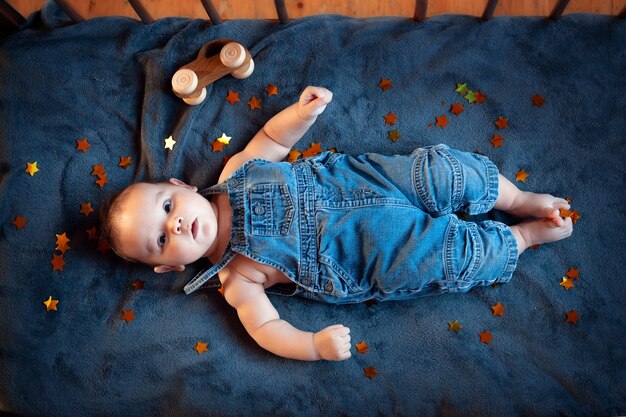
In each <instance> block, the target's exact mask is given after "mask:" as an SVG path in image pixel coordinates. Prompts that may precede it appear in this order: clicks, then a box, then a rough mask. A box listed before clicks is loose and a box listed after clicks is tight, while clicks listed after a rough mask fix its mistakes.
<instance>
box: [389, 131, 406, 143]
mask: <svg viewBox="0 0 626 417" xmlns="http://www.w3.org/2000/svg"><path fill="white" fill-rule="evenodd" d="M401 137H402V135H401V134H400V133H399V132H398V129H396V130H390V131H389V132H387V139H389V140H390V141H392V142H394V143H395V142H397V141H398V139H400V138H401Z"/></svg>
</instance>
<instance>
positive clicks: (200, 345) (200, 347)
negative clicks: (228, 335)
mask: <svg viewBox="0 0 626 417" xmlns="http://www.w3.org/2000/svg"><path fill="white" fill-rule="evenodd" d="M208 344H209V342H204V343H202V342H201V341H199V340H198V343H196V347H195V348H194V350H196V351H198V355H202V352H208V351H209V349H207V348H206V346H207V345H208Z"/></svg>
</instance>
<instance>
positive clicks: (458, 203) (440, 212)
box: [185, 145, 518, 304]
mask: <svg viewBox="0 0 626 417" xmlns="http://www.w3.org/2000/svg"><path fill="white" fill-rule="evenodd" d="M200 193H201V194H202V195H204V196H208V195H211V194H215V193H228V196H229V201H230V205H231V207H232V228H231V232H230V242H229V244H228V246H227V248H226V251H225V253H224V255H223V257H222V259H221V260H220V261H219V262H218V263H217V264H215V265H214V266H212V267H210V268H207V269H205V270H203V271H202V272H200V273H199V274H197V275H196V277H195V278H194V279H193V280H191V281H190V282H189V283H188V284H187V285H186V286H185V292H186V293H187V294H189V293H191V292H193V291H195V290H196V289H198V288H200V287H218V286H220V282H219V279H218V277H217V275H216V274H217V272H218V271H219V270H221V269H222V268H223V267H224V266H225V265H226V264H228V262H230V260H232V259H233V257H234V256H235V254H237V253H239V254H241V255H244V256H246V257H248V258H251V259H253V260H255V261H258V262H261V263H263V264H267V265H270V266H273V267H275V268H277V269H279V270H280V271H282V272H283V273H284V274H285V275H286V276H287V277H288V278H289V279H290V280H291V281H292V282H293V284H292V285H286V286H285V285H275V286H273V287H270V288H268V289H267V290H266V291H267V292H268V293H277V294H283V295H299V296H303V297H306V298H310V299H314V300H318V301H323V302H327V303H335V304H338V303H356V302H361V301H365V300H368V299H376V300H380V301H382V300H402V299H409V298H415V297H416V296H421V295H427V294H436V293H441V292H465V291H467V290H469V289H470V288H472V287H474V286H476V285H488V284H491V283H494V282H507V281H509V280H510V279H511V276H512V274H513V271H514V269H515V265H516V263H517V256H518V252H517V243H516V240H515V237H514V236H513V233H512V232H511V230H510V228H509V227H508V226H506V225H505V224H502V223H498V222H494V221H490V220H487V221H483V222H480V223H471V222H464V221H461V220H459V218H458V217H457V216H456V215H454V214H453V213H454V212H457V211H465V212H468V213H469V214H477V213H484V212H487V211H489V210H491V209H492V208H493V206H494V204H495V201H496V199H497V197H498V170H497V168H496V166H495V165H494V164H493V162H491V161H490V160H489V159H488V158H487V157H484V156H481V155H476V154H471V153H466V152H461V151H457V150H453V149H450V148H449V147H448V146H446V145H436V146H428V147H424V148H418V149H416V150H415V151H414V152H413V153H412V154H411V155H408V156H400V155H394V156H384V155H379V154H365V155H361V156H358V157H352V156H348V155H344V154H336V153H331V152H323V153H321V154H320V155H318V156H315V157H310V158H306V159H303V160H298V161H296V162H294V163H289V162H278V163H277V162H269V161H265V160H262V159H254V160H251V161H248V162H246V163H245V164H244V165H242V166H241V167H240V168H239V169H237V171H235V172H234V173H233V175H232V176H231V177H230V178H229V179H228V180H227V181H225V182H224V183H221V184H218V185H215V186H213V187H210V188H208V189H206V190H203V191H200Z"/></svg>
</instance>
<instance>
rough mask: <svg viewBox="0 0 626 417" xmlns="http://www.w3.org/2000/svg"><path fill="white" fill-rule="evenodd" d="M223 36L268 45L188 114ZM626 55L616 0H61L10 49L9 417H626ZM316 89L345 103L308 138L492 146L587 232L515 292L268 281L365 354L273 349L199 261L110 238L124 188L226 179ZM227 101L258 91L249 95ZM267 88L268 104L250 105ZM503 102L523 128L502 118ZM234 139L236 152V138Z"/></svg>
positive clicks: (287, 309)
mask: <svg viewBox="0 0 626 417" xmlns="http://www.w3.org/2000/svg"><path fill="white" fill-rule="evenodd" d="M216 38H232V39H236V40H237V41H239V42H241V43H243V44H244V45H246V46H247V47H248V48H249V49H250V51H251V52H252V55H253V57H254V60H255V63H256V70H255V72H254V73H253V75H252V76H251V77H249V78H247V79H245V80H236V79H234V78H232V77H230V76H229V77H226V78H223V79H221V80H219V81H217V82H216V83H215V84H214V85H212V86H211V87H210V88H209V89H208V97H207V99H206V101H205V102H204V103H203V104H201V105H199V106H196V107H190V106H187V105H186V104H184V103H183V102H182V101H181V100H180V99H178V98H177V97H175V96H174V94H173V93H172V92H171V85H170V79H171V76H172V75H173V73H174V72H175V71H176V69H178V68H179V67H180V66H182V65H184V64H185V63H187V62H189V61H190V60H192V59H193V58H194V57H195V56H196V54H197V52H198V50H199V49H200V47H201V46H202V45H204V44H205V43H207V42H208V41H210V40H212V39H216ZM625 45H626V21H624V20H618V19H615V18H613V17H608V16H597V15H568V16H565V17H563V18H561V19H559V20H557V21H549V20H544V19H542V18H531V17H528V18H525V17H519V18H507V17H498V18H494V19H493V20H490V21H486V22H482V21H479V20H477V19H475V18H473V17H469V16H451V15H448V16H437V17H434V18H431V19H429V20H427V21H426V22H423V23H416V22H413V21H410V20H408V19H402V18H377V19H364V20H360V19H352V18H347V17H341V16H314V17H309V18H304V19H298V20H295V21H292V22H291V23H289V24H286V25H280V24H278V23H274V22H267V21H258V20H256V21H250V20H248V21H244V20H239V21H231V22H226V23H224V24H222V25H220V26H212V25H211V24H210V23H208V22H207V21H203V20H189V19H183V18H168V19H160V20H158V21H157V22H156V23H154V24H152V25H144V24H142V23H139V22H137V21H134V20H131V19H126V18H113V17H105V18H97V19H91V20H89V21H86V22H84V23H80V24H71V22H69V21H68V19H67V17H66V16H65V15H64V14H63V13H61V12H60V11H59V10H58V9H56V7H54V6H53V5H51V4H49V5H47V6H46V7H45V8H44V10H43V11H42V12H41V13H37V14H34V15H32V16H31V17H30V18H29V19H28V22H27V23H26V24H25V25H24V26H23V27H22V28H21V30H19V31H17V32H16V33H13V34H10V35H9V36H5V37H4V38H2V39H1V40H0V204H1V209H0V220H1V221H0V263H1V268H0V269H1V271H0V384H1V389H0V402H1V403H2V409H4V410H8V411H12V412H14V413H19V414H24V415H49V416H78V415H80V416H108V415H116V416H117V415H123V416H146V415H166V416H175V415H185V416H196V415H198V416H200V415H267V414H272V415H350V416H359V415H423V416H429V415H443V416H454V415H481V416H488V415H494V416H495V415H506V416H510V415H562V416H577V415H586V416H588V415H602V416H614V415H620V414H625V413H626V394H625V392H626V391H624V386H626V348H625V346H626V336H624V335H625V334H626V331H625V329H624V326H625V323H626V314H625V312H626V307H625V306H624V297H625V296H626V291H625V290H626V279H624V276H623V272H624V270H625V266H626V265H625V262H624V255H623V252H624V246H626V241H625V238H624V224H625V223H626V210H625V207H626V198H625V197H624V195H625V194H624V186H625V185H626V169H625V164H624V160H625V159H626V96H625V94H624V90H625V87H626V47H625ZM385 80H389V81H385ZM270 84H273V85H275V86H276V87H277V92H278V94H276V95H269V93H268V91H266V87H268V86H269V85H270ZM310 84H313V85H322V86H325V87H327V88H329V89H330V90H332V91H333V92H334V100H333V102H332V103H331V105H329V106H328V108H327V109H326V112H325V113H324V114H323V115H322V116H321V117H320V118H319V119H318V121H317V123H316V124H315V125H314V126H313V128H312V129H311V130H310V132H309V133H307V135H306V136H305V137H304V138H303V139H302V140H301V141H300V142H299V143H298V144H296V148H298V150H299V151H301V152H304V151H305V150H307V149H309V148H310V147H311V144H312V143H316V144H317V143H319V146H320V147H321V148H322V149H323V150H328V149H331V148H335V149H336V150H338V151H340V152H345V153H350V154H355V155H356V154H359V153H364V152H380V153H384V154H394V153H408V152H410V151H412V150H413V149H414V148H416V147H418V146H423V145H429V144H436V143H446V144H448V145H450V146H452V147H455V148H458V149H461V150H466V151H478V152H481V153H483V154H485V155H487V156H489V157H490V158H491V159H492V160H493V161H494V162H495V163H496V165H497V166H498V168H499V169H500V171H501V173H502V174H503V175H504V176H506V177H507V178H509V179H510V180H511V181H513V182H515V183H516V184H517V185H518V187H519V188H520V189H522V190H529V191H537V192H547V193H552V194H555V195H558V196H563V197H567V198H571V200H572V202H571V205H572V213H569V215H571V216H573V217H574V218H575V219H576V224H575V227H574V234H573V236H572V237H571V238H569V239H566V240H563V241H560V242H556V243H552V244H546V245H542V246H541V247H539V248H538V249H531V250H528V251H526V252H525V253H523V254H522V256H521V257H520V259H519V262H518V268H517V270H516V271H515V273H514V275H513V279H512V280H511V282H510V283H508V284H506V285H502V286H498V287H496V288H492V287H482V288H479V289H475V290H472V291H471V292H469V293H467V294H448V295H443V296H437V297H426V298H421V299H418V300H414V301H407V302H390V303H380V304H374V305H366V304H356V305H345V306H330V305H325V304H321V303H315V302H311V301H307V300H305V299H301V298H283V297H279V296H271V300H272V302H273V303H274V304H275V306H276V307H277V309H278V311H279V312H280V314H281V317H282V318H284V319H286V320H287V321H289V322H291V323H292V324H293V325H295V326H296V327H298V328H301V329H303V330H308V331H317V330H320V329H322V328H323V327H326V326H327V325H330V324H334V323H343V324H344V325H346V326H349V327H350V328H351V330H352V340H353V345H354V346H353V350H352V354H353V356H352V358H351V359H350V360H347V361H344V362H338V363H335V362H298V361H290V360H286V359H282V358H280V357H276V356H273V355H272V354H270V353H268V352H266V351H264V350H263V349H261V348H260V347H258V346H257V345H256V344H255V342H254V341H253V340H252V339H251V338H250V337H249V336H248V335H247V333H246V332H245V330H244V328H243V327H242V326H241V324H240V323H239V320H238V318H237V315H236V312H235V310H234V309H232V308H231V307H229V306H228V304H227V303H226V302H225V301H224V300H223V298H222V296H221V295H220V293H219V292H217V291H215V290H211V291H208V290H207V291H204V290H201V291H198V292H196V293H193V294H192V295H185V294H184V292H183V291H182V288H183V286H184V285H185V284H186V283H187V282H188V281H189V280H190V279H191V277H192V276H193V274H194V273H195V272H197V271H198V270H199V269H200V268H201V267H202V266H203V265H201V264H198V265H194V266H193V267H191V268H189V269H188V270H187V271H185V272H184V273H169V274H165V275H156V274H154V273H152V272H151V271H150V269H149V268H148V267H144V266H141V265H136V264H128V263H125V262H124V261H121V260H120V259H118V258H116V257H115V256H114V255H113V254H112V252H111V251H110V250H109V251H106V250H105V249H104V248H100V249H101V250H98V243H97V240H95V239H93V237H94V236H95V234H96V233H97V229H98V227H99V226H98V219H97V209H98V208H99V207H100V205H101V203H102V202H103V201H104V199H106V198H107V197H108V196H110V195H111V194H113V193H114V192H115V191H117V190H120V189H122V188H123V187H124V186H126V185H127V184H129V183H130V182H132V181H136V180H145V179H147V180H164V179H167V178H169V177H172V176H175V177H178V178H181V179H183V180H185V181H186V182H188V183H191V184H194V185H197V186H198V187H200V188H201V187H205V186H208V185H211V184H212V183H214V181H216V179H217V177H218V174H219V172H220V169H221V166H222V163H223V159H224V157H226V156H229V155H233V154H234V153H236V152H238V151H240V150H241V149H243V147H244V146H245V144H246V143H247V141H248V140H249V139H250V138H251V137H252V136H253V135H254V133H255V132H256V131H257V130H258V129H259V128H261V127H262V125H263V124H264V123H265V122H266V121H267V120H268V119H269V118H270V117H271V116H272V115H274V114H276V113H277V112H278V111H280V110H281V109H283V108H284V107H286V106H288V105H290V104H291V103H293V102H294V101H296V100H297V98H298V95H299V93H300V92H301V91H302V89H303V88H304V87H305V86H307V85H310ZM386 84H390V85H391V88H384V87H385V85H386ZM457 84H466V86H465V88H466V89H467V90H468V91H470V90H471V91H472V92H474V94H473V97H472V95H471V94H468V91H465V92H464V93H463V94H461V92H457V91H455V90H457ZM459 90H462V89H459ZM229 91H232V92H236V93H238V96H239V99H240V101H239V102H235V103H234V104H232V105H231V104H230V103H229V102H228V101H226V97H227V96H228V94H229ZM479 93H480V94H479ZM253 97H256V98H258V99H260V100H261V103H260V108H258V109H252V108H251V106H250V105H249V104H248V102H249V101H250V100H251V99H252V98H253ZM457 103H461V105H460V106H459V105H458V104H457ZM453 104H456V106H455V107H454V108H453V107H452V105H453ZM460 107H462V109H463V111H462V112H460V113H459V111H456V113H459V114H458V115H457V114H455V112H453V110H454V109H455V108H456V109H459V108H460ZM390 113H393V115H394V116H396V117H397V120H395V122H394V123H393V124H388V123H391V121H392V120H393V117H389V118H388V121H386V119H385V118H384V116H388V115H389V114H390ZM444 116H445V119H444ZM499 116H502V118H505V119H508V127H504V128H502V129H499V128H498V126H497V125H496V124H495V123H494V122H495V121H497V120H498V118H499ZM394 131H395V132H396V134H394V133H392V134H391V135H390V133H389V132H394ZM222 133H225V134H226V135H227V136H231V137H232V139H231V141H230V144H229V145H227V146H224V147H223V149H222V151H221V152H218V151H216V152H214V151H213V146H212V145H211V142H215V140H216V138H218V137H220V136H221V135H222ZM398 135H399V137H398ZM496 135H497V136H496ZM169 136H172V138H173V139H174V140H175V141H176V144H175V145H174V146H173V149H172V150H170V149H165V139H166V138H168V137H169ZM500 137H502V138H501V139H500ZM84 138H86V142H85V141H83V139H84ZM392 139H395V140H392ZM88 145H90V146H88ZM81 148H82V149H84V151H83V150H81ZM128 157H130V160H128V159H126V158H128ZM122 158H124V159H122ZM124 161H130V164H129V165H127V164H124V163H123V162H124ZM35 162H36V168H35V166H34V163H35ZM99 164H101V167H100V168H97V167H98V165H99ZM120 164H121V165H127V166H126V167H123V166H120ZM94 166H96V168H95V167H94ZM37 170H38V171H37ZM522 170H524V171H523V172H522ZM523 173H527V174H528V176H527V177H526V178H525V181H521V180H519V181H516V177H518V174H523ZM105 174H106V177H105ZM521 176H523V175H520V178H521ZM104 178H106V179H104ZM97 182H99V184H98V183H97ZM88 203H90V204H88ZM90 207H91V208H93V209H95V210H96V211H95V212H90ZM574 210H575V211H574ZM483 218H491V219H496V220H501V221H505V222H507V223H509V224H513V223H515V222H517V221H519V219H513V218H510V217H506V216H505V215H503V214H502V213H495V212H492V213H490V214H489V215H485V216H483ZM480 219H481V218H479V217H478V218H469V219H467V220H480ZM389 221H393V219H389ZM94 227H95V231H94V229H93V228H94ZM57 235H58V236H57ZM66 238H67V239H69V242H68V241H67V240H66ZM564 277H565V278H566V280H564ZM139 281H144V282H145V284H144V285H143V288H140V285H137V284H138V283H139ZM133 283H135V286H133ZM572 285H573V287H572ZM568 288H569V289H568ZM46 301H48V303H47V304H44V302H46ZM56 301H58V303H56ZM497 303H500V305H502V306H504V307H505V309H504V312H503V314H502V315H501V316H500V315H494V312H495V311H494V309H492V307H493V306H496V305H497ZM55 308H56V309H55ZM131 311H132V312H131ZM124 318H125V319H126V320H124ZM455 321H458V324H459V325H460V326H461V327H460V329H458V332H457V331H454V330H451V327H453V326H454V324H452V325H451V324H450V323H454V322H455ZM485 331H488V332H489V333H488V334H490V335H491V336H492V338H491V340H490V341H489V343H486V342H487V341H488V338H487V339H485V336H488V334H487V333H485ZM481 334H482V336H481ZM481 340H482V341H483V342H481ZM198 342H201V343H206V347H207V351H204V352H203V349H201V348H200V346H202V345H199V344H198ZM361 342H365V344H366V345H367V346H368V348H367V349H366V350H365V349H363V348H362V346H364V345H361V344H360V343H361ZM357 343H359V348H357V347H356V344H357ZM196 348H197V350H196ZM360 351H362V353H361V352H360ZM199 352H202V353H201V354H200V353H199Z"/></svg>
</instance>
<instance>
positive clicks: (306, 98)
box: [219, 87, 333, 182]
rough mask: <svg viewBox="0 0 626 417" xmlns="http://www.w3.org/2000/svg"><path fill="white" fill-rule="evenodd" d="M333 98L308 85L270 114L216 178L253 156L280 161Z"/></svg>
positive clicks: (331, 95) (325, 90)
mask: <svg viewBox="0 0 626 417" xmlns="http://www.w3.org/2000/svg"><path fill="white" fill-rule="evenodd" d="M332 99H333V93H331V92H330V91H328V90H327V89H325V88H322V87H307V88H306V89H305V90H304V91H303V92H302V94H301V95H300V100H299V101H298V102H297V103H294V104H292V105H291V106H289V107H287V108H286V109H284V110H283V111H281V112H280V113H278V114H277V115H275V116H274V117H272V118H271V119H270V120H269V121H268V122H267V123H266V124H265V126H263V128H262V129H261V130H259V132H258V133H257V134H256V135H255V136H254V137H253V138H252V140H251V141H250V142H249V143H248V145H247V146H246V147H245V149H244V150H243V151H241V152H239V153H237V154H235V155H233V157H232V158H230V159H229V160H228V163H227V164H226V166H225V167H224V170H223V171H222V173H221V175H220V178H219V182H222V181H223V180H225V179H226V178H228V177H230V175H231V174H232V173H233V172H235V170H237V168H239V167H240V166H241V165H243V164H244V163H245V162H247V161H249V160H250V159H253V158H261V159H266V160H268V161H276V162H278V161H282V160H283V159H284V158H285V157H286V156H287V155H288V154H289V151H290V150H291V147H292V146H293V145H294V144H295V143H296V142H297V141H298V140H300V138H302V136H304V134H305V133H306V132H307V130H309V128H310V127H311V126H312V125H313V123H315V120H316V119H317V116H319V115H320V114H322V112H323V111H324V109H326V105H327V104H328V103H330V101H331V100H332Z"/></svg>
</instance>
